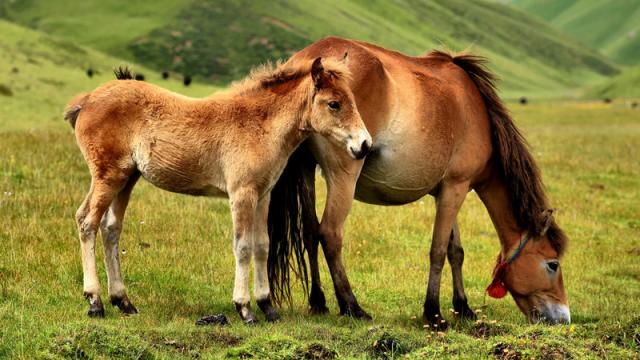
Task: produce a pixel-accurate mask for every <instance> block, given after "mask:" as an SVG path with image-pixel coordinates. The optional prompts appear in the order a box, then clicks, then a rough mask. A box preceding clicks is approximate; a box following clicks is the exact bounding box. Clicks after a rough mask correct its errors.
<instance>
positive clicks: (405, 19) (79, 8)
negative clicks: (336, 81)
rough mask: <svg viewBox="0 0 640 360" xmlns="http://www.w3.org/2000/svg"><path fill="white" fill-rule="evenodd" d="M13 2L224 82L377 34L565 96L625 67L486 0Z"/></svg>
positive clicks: (55, 23) (89, 41) (65, 31)
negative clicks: (466, 56) (328, 42)
mask: <svg viewBox="0 0 640 360" xmlns="http://www.w3.org/2000/svg"><path fill="white" fill-rule="evenodd" d="M66 3H67V5H66V6H60V5H59V2H51V1H44V0H33V1H28V2H11V3H5V5H4V7H3V8H2V10H0V14H1V15H2V16H4V17H5V18H8V19H10V20H12V21H15V22H18V23H20V24H23V25H25V26H29V27H31V28H34V29H38V30H42V31H46V32H47V33H53V34H55V35H58V36H60V37H63V38H67V39H70V40H74V41H78V42H79V43H81V44H83V45H86V46H91V47H94V48H96V49H99V50H102V51H105V52H108V53H109V54H112V55H116V56H121V57H124V58H127V59H130V60H133V61H136V62H139V63H143V64H145V65H147V66H150V67H153V68H154V69H156V70H164V69H171V70H174V71H178V72H184V73H190V74H195V75H197V76H199V77H201V78H204V79H207V80H209V81H213V82H216V83H222V82H227V81H229V80H231V79H237V78H239V77H241V76H242V75H243V74H245V73H246V72H247V71H248V69H249V68H250V67H251V66H253V65H255V64H257V63H260V62H263V61H265V60H267V59H274V58H283V57H287V56H288V55H289V54H291V53H292V52H294V51H296V50H297V49H300V48H302V47H304V46H305V45H307V44H309V43H311V42H313V41H315V40H317V39H319V38H321V37H323V36H327V35H339V36H344V37H349V38H357V39H362V40H367V41H372V42H375V43H378V44H381V45H383V46H387V47H391V48H394V49H398V50H400V51H403V52H406V53H409V54H414V55H418V54H422V53H424V52H425V51H426V50H429V49H431V48H434V47H437V48H443V47H447V48H450V49H453V50H465V49H471V51H474V52H477V53H480V54H483V55H486V56H488V57H489V58H490V59H491V61H492V64H493V65H492V66H493V67H494V69H495V70H496V71H497V72H498V74H499V75H501V77H502V78H503V79H505V81H504V83H503V84H502V86H503V89H505V90H506V91H507V93H509V94H514V95H519V94H522V93H527V94H530V93H532V92H535V93H536V94H537V95H539V96H546V97H550V96H558V95H565V91H567V89H572V88H575V87H577V86H580V85H582V84H583V83H585V82H593V81H597V80H600V79H601V78H602V76H603V75H610V74H613V73H615V72H616V71H617V69H616V66H615V65H614V64H612V63H611V62H610V61H609V60H607V59H605V58H604V57H602V56H601V55H599V54H598V53H596V52H594V51H592V50H590V49H588V48H586V47H584V46H582V45H579V44H577V43H576V42H575V41H574V40H572V39H571V38H568V37H566V36H564V35H563V34H562V33H561V32H559V31H558V30H556V29H553V28H551V27H550V26H548V25H547V24H545V23H544V22H543V21H540V20H537V19H536V18H535V17H532V16H530V15H527V14H525V13H524V12H521V11H518V10H517V9H513V8H512V7H509V6H505V5H502V4H497V3H491V2H485V1H480V0H474V1H466V0H451V1H434V2H423V1H418V0H398V1H395V2H387V1H365V0H343V1H339V0H328V1H322V2H318V1H311V0H300V1H293V0H282V1H278V2H263V1H247V0H241V1H234V2H223V1H209V2H197V1H168V0H162V1H157V2H154V3H153V4H152V5H149V4H148V3H147V2H143V1H130V2H128V3H127V5H126V6H121V5H120V6H115V5H111V4H108V2H104V1H97V0H88V1H83V2H79V1H78V2H72V1H67V2H66Z"/></svg>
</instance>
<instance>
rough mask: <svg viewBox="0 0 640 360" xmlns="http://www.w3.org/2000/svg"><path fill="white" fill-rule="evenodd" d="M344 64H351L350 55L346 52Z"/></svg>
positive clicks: (343, 59)
mask: <svg viewBox="0 0 640 360" xmlns="http://www.w3.org/2000/svg"><path fill="white" fill-rule="evenodd" d="M341 61H342V63H343V64H345V65H347V64H349V53H348V52H346V51H345V53H344V56H343V57H342V60H341Z"/></svg>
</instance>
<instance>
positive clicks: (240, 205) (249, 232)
mask: <svg viewBox="0 0 640 360" xmlns="http://www.w3.org/2000/svg"><path fill="white" fill-rule="evenodd" d="M229 198H230V206H231V216H232V218H233V253H234V255H235V258H236V276H235V283H234V287H233V302H234V303H235V305H236V310H237V311H238V314H240V317H241V318H242V320H243V321H244V322H245V323H246V324H253V323H256V322H258V318H257V317H256V315H255V313H254V312H253V311H251V306H250V304H249V300H250V295H249V263H250V262H251V254H252V253H253V243H254V237H255V236H254V234H255V226H254V225H255V218H256V207H257V204H258V195H257V192H256V191H254V190H253V189H241V190H239V191H236V192H234V193H233V194H232V195H231V196H230V197H229Z"/></svg>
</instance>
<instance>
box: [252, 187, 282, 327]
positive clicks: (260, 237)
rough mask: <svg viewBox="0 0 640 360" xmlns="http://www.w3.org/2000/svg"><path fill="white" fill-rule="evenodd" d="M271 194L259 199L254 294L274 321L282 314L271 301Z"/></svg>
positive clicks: (255, 224) (259, 305) (261, 308)
mask: <svg viewBox="0 0 640 360" xmlns="http://www.w3.org/2000/svg"><path fill="white" fill-rule="evenodd" d="M270 197H271V195H270V194H267V195H266V196H264V197H263V198H262V199H260V200H259V201H258V208H257V212H256V217H255V222H254V229H255V236H254V243H253V266H254V271H253V296H254V297H255V299H256V303H257V304H258V307H259V308H260V310H262V312H263V313H264V316H265V319H266V320H267V321H270V322H273V321H278V320H280V315H279V314H278V312H277V311H276V309H275V307H273V304H272V303H271V290H270V288H269V272H268V268H267V261H268V259H269V232H268V223H267V220H268V216H269V201H270Z"/></svg>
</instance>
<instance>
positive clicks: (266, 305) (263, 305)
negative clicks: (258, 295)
mask: <svg viewBox="0 0 640 360" xmlns="http://www.w3.org/2000/svg"><path fill="white" fill-rule="evenodd" d="M258 307H259V308H260V310H262V313H264V317H265V320H267V321H268V322H276V321H278V320H280V314H278V312H277V311H276V308H274V307H273V304H271V299H269V298H266V299H264V300H258Z"/></svg>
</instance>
